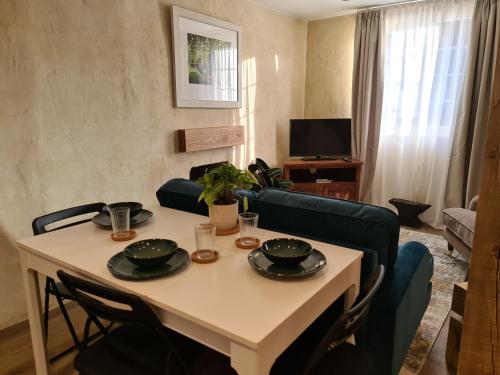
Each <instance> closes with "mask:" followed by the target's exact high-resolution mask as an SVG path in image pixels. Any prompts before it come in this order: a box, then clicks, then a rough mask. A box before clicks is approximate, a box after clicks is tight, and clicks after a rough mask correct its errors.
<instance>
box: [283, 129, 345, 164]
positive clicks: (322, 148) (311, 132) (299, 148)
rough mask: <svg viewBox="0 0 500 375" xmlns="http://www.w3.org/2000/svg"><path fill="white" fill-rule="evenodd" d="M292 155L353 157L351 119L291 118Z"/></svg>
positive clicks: (325, 157)
mask: <svg viewBox="0 0 500 375" xmlns="http://www.w3.org/2000/svg"><path fill="white" fill-rule="evenodd" d="M290 156H302V157H307V159H311V157H312V159H328V158H341V157H349V158H350V157H351V119H313V120H290Z"/></svg>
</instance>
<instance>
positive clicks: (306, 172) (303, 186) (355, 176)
mask: <svg viewBox="0 0 500 375" xmlns="http://www.w3.org/2000/svg"><path fill="white" fill-rule="evenodd" d="M362 165H363V163H362V162H361V161H359V160H352V161H349V162H348V161H344V160H342V159H338V160H323V159H319V160H318V159H313V160H301V159H295V160H289V161H287V162H285V164H284V165H283V171H284V175H285V179H287V180H292V181H293V182H294V186H293V187H292V188H291V190H293V191H300V192H304V193H311V194H317V195H323V196H325V197H330V198H338V199H347V200H359V182H360V177H361V166H362ZM319 181H321V182H319Z"/></svg>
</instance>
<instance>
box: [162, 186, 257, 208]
mask: <svg viewBox="0 0 500 375" xmlns="http://www.w3.org/2000/svg"><path fill="white" fill-rule="evenodd" d="M202 191H203V186H201V185H199V184H197V183H196V182H194V181H189V180H186V179H183V178H174V179H172V180H170V181H167V182H166V183H164V184H163V185H162V186H161V187H160V188H159V189H158V191H157V192H156V198H158V202H160V205H161V206H163V207H170V208H174V209H176V210H182V211H187V212H192V213H194V214H198V215H205V216H208V207H207V205H206V204H205V202H203V201H202V202H198V197H199V196H200V194H201V192H202ZM236 194H237V195H239V196H240V197H247V199H248V202H249V205H250V204H251V202H252V200H253V199H255V197H256V196H257V193H256V192H254V191H251V190H237V191H236ZM239 211H240V212H242V211H243V204H242V202H241V201H240V202H239Z"/></svg>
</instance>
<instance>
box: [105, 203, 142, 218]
mask: <svg viewBox="0 0 500 375" xmlns="http://www.w3.org/2000/svg"><path fill="white" fill-rule="evenodd" d="M108 207H111V208H114V207H128V208H130V217H131V218H132V217H134V216H135V215H137V214H138V213H139V212H140V211H141V210H142V203H139V202H117V203H111V204H108V205H107V206H104V208H103V209H102V211H103V212H104V213H105V214H106V215H108V216H109V210H108Z"/></svg>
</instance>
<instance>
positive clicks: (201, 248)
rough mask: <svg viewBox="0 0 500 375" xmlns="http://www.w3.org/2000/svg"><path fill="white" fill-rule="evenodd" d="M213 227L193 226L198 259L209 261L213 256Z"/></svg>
mask: <svg viewBox="0 0 500 375" xmlns="http://www.w3.org/2000/svg"><path fill="white" fill-rule="evenodd" d="M215 233H216V229H215V225H213V224H198V225H195V226H194V235H195V237H196V250H197V254H198V258H200V259H209V258H212V257H214V256H215Z"/></svg>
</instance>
